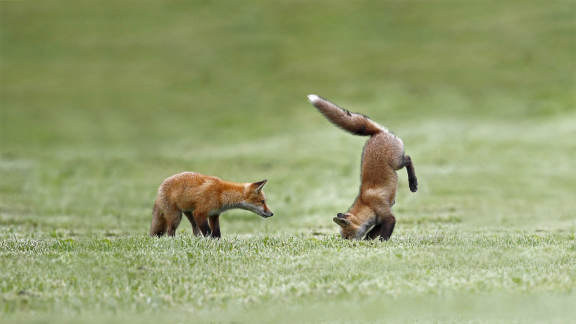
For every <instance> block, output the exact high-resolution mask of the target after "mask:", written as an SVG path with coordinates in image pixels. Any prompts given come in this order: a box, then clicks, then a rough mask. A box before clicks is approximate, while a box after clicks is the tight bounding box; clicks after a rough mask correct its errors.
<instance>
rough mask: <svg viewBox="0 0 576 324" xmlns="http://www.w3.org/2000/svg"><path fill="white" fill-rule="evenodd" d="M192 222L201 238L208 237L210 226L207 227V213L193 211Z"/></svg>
mask: <svg viewBox="0 0 576 324" xmlns="http://www.w3.org/2000/svg"><path fill="white" fill-rule="evenodd" d="M194 222H195V223H196V226H198V229H199V230H200V233H202V235H203V236H208V235H210V226H209V225H208V215H207V213H205V212H198V211H194Z"/></svg>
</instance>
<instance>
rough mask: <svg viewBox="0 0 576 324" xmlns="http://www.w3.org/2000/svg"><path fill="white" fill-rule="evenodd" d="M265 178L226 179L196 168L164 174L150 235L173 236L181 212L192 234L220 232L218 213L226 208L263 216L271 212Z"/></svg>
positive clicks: (180, 217)
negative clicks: (200, 171)
mask: <svg viewBox="0 0 576 324" xmlns="http://www.w3.org/2000/svg"><path fill="white" fill-rule="evenodd" d="M266 182H267V180H262V181H258V182H248V183H239V182H230V181H224V180H221V179H220V178H217V177H212V176H207V175H202V174H199V173H196V172H182V173H178V174H175V175H173V176H171V177H168V178H167V179H166V180H164V181H163V182H162V184H161V185H160V187H159V188H158V195H157V196H156V201H155V202H154V209H153V212H152V214H153V216H152V225H151V226H150V235H151V236H162V235H164V234H167V235H169V236H174V235H175V234H176V228H178V225H179V224H180V220H182V213H184V215H186V217H187V218H188V220H189V221H190V223H191V224H192V231H193V232H194V235H196V236H199V235H203V236H212V237H215V238H219V237H220V236H221V233H220V222H219V216H220V213H222V212H224V211H226V210H228V209H232V208H240V209H246V210H249V211H251V212H254V213H256V214H258V215H260V216H262V217H265V218H267V217H271V216H274V213H272V211H271V210H270V209H269V208H268V206H266V197H265V196H264V192H263V191H262V188H263V187H264V185H265V184H266Z"/></svg>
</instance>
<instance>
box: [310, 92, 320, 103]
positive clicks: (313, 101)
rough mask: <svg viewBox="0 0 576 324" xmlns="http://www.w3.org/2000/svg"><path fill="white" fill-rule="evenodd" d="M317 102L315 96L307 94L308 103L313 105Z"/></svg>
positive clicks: (317, 98) (318, 98)
mask: <svg viewBox="0 0 576 324" xmlns="http://www.w3.org/2000/svg"><path fill="white" fill-rule="evenodd" d="M318 100H320V97H318V96H317V95H315V94H309V95H308V101H310V102H311V103H315V102H317V101H318Z"/></svg>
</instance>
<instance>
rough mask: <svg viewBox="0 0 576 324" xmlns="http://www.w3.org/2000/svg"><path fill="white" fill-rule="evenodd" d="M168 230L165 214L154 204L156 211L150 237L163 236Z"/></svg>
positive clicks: (153, 212)
mask: <svg viewBox="0 0 576 324" xmlns="http://www.w3.org/2000/svg"><path fill="white" fill-rule="evenodd" d="M165 229H166V219H165V218H164V214H163V213H162V211H160V209H159V208H158V206H157V205H156V204H154V210H153V211H152V225H150V236H162V235H164V233H165Z"/></svg>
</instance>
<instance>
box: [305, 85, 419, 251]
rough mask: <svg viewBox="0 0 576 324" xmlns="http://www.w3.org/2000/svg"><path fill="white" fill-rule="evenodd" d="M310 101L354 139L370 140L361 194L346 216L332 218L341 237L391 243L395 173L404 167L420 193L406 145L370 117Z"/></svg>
mask: <svg viewBox="0 0 576 324" xmlns="http://www.w3.org/2000/svg"><path fill="white" fill-rule="evenodd" d="M308 100H309V101H310V102H311V103H312V104H313V105H314V107H316V108H317V109H318V110H319V111H320V112H321V113H322V114H323V115H324V117H326V118H327V119H328V120H329V121H330V122H332V123H333V124H334V125H336V126H338V127H340V128H342V129H344V130H345V131H348V132H350V133H352V134H355V135H361V136H370V138H369V139H368V141H367V142H366V144H365V145H364V150H363V152H362V171H361V179H362V183H361V185H360V193H359V194H358V196H357V197H356V200H354V204H352V207H350V209H348V211H347V212H346V213H338V214H337V217H334V218H333V220H334V222H335V223H336V224H338V225H340V226H341V232H340V233H341V235H342V237H343V238H345V239H356V240H359V239H362V238H364V237H365V238H366V239H374V238H376V237H379V238H380V240H388V239H389V238H390V235H392V231H394V225H395V224H396V218H394V215H393V214H392V211H391V208H392V206H393V205H394V203H395V200H394V199H395V197H396V189H397V187H398V176H397V175H396V170H399V169H402V168H404V167H405V168H406V171H407V172H408V183H409V187H410V191H412V192H416V190H418V181H417V180H416V174H415V173H414V166H413V165H412V160H411V159H410V156H408V155H405V154H404V143H403V142H402V140H401V139H400V138H398V137H397V136H395V135H394V134H392V133H390V132H389V131H388V130H387V129H386V128H384V127H383V126H380V125H378V124H377V123H376V122H374V121H372V120H370V118H368V117H367V116H364V115H362V114H357V113H352V112H350V111H348V110H346V109H343V108H340V107H338V106H337V105H335V104H333V103H332V102H330V101H328V100H326V99H323V98H320V97H319V96H317V95H313V94H311V95H309V96H308ZM368 230H370V231H369V232H368ZM367 232H368V233H367ZM366 233H367V234H366Z"/></svg>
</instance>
